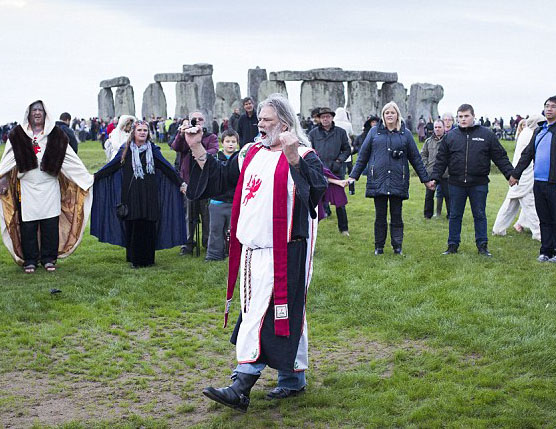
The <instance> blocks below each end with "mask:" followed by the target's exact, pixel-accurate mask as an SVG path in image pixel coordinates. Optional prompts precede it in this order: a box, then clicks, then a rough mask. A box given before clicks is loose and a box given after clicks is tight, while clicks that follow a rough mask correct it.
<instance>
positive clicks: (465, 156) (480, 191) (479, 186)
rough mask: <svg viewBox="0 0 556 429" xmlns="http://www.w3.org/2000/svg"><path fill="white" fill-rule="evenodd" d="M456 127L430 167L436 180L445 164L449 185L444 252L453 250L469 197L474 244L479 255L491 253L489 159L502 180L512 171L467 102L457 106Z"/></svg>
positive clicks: (440, 177) (500, 150)
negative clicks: (488, 205) (445, 247)
mask: <svg viewBox="0 0 556 429" xmlns="http://www.w3.org/2000/svg"><path fill="white" fill-rule="evenodd" d="M457 117H458V127H457V128H454V129H453V130H452V131H450V132H449V133H448V134H446V136H445V137H444V139H443V141H442V143H441V144H440V148H439V149H438V155H437V156H436V164H435V166H434V169H433V173H432V179H433V180H434V181H435V182H437V183H438V182H439V181H440V180H441V179H442V175H443V174H444V171H445V170H446V167H448V173H449V175H450V177H449V179H448V183H449V188H450V223H449V234H448V249H447V250H446V251H445V252H444V254H445V255H448V254H452V253H457V251H458V247H459V243H460V235H461V220H462V217H463V212H464V211H465V204H466V202H467V198H468V197H469V203H470V204H471V211H472V212H473V220H474V222H475V243H476V244H477V249H478V251H479V254H481V255H483V256H492V255H491V253H490V252H489V251H488V247H487V242H488V235H487V218H486V197H487V194H488V182H489V179H488V175H489V173H490V162H491V161H494V163H495V164H496V166H497V167H498V168H499V169H500V171H501V172H502V174H504V176H505V177H506V179H509V178H510V174H511V173H512V171H513V167H512V164H511V163H510V160H509V159H508V155H507V153H506V150H505V149H504V148H503V147H502V145H501V144H500V142H499V141H498V139H497V138H496V136H495V135H494V133H493V132H492V131H490V130H489V129H487V128H486V127H483V126H481V125H478V124H475V112H474V110H473V107H472V106H471V105H469V104H462V105H461V106H460V107H459V108H458V112H457Z"/></svg>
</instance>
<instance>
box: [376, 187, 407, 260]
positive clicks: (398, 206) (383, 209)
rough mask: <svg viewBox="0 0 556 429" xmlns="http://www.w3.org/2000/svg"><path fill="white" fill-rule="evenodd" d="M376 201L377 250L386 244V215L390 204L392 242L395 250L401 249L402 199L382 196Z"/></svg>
mask: <svg viewBox="0 0 556 429" xmlns="http://www.w3.org/2000/svg"><path fill="white" fill-rule="evenodd" d="M374 200H375V214H376V218H375V248H377V249H378V248H380V249H382V248H383V247H384V243H386V232H387V229H388V223H387V221H386V215H387V211H388V203H390V242H391V244H392V247H393V248H394V249H396V248H401V247H402V242H403V220H402V201H403V200H402V199H401V198H400V197H395V196H392V195H380V196H378V197H374Z"/></svg>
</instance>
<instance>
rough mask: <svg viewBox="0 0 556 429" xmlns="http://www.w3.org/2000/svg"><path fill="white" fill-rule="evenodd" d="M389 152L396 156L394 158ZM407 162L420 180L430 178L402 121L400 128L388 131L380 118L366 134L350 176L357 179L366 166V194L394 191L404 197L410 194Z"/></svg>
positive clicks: (375, 195)
mask: <svg viewBox="0 0 556 429" xmlns="http://www.w3.org/2000/svg"><path fill="white" fill-rule="evenodd" d="M392 154H394V156H396V155H398V156H399V157H397V158H394V157H393V156H392ZM408 161H409V162H408ZM409 163H411V165H412V166H413V168H414V169H415V171H416V173H417V175H418V176H419V178H420V179H421V182H428V181H429V176H428V174H427V170H425V166H424V164H423V160H422V159H421V155H420V154H419V149H417V145H416V144H415V140H413V135H412V134H411V132H410V131H409V130H407V129H406V128H405V125H404V123H403V122H402V125H401V127H400V130H399V131H397V130H396V131H388V129H387V128H386V127H385V126H384V124H383V123H382V120H381V121H380V122H379V123H378V125H377V126H375V127H373V128H371V131H369V133H368V134H367V138H366V139H365V141H364V142H363V146H361V150H360V151H359V157H358V158H357V163H356V164H355V167H354V168H353V171H352V172H351V174H350V177H352V178H354V179H359V176H360V175H361V172H362V171H363V170H364V169H365V166H368V172H367V190H366V192H365V195H366V196H367V197H369V198H373V197H377V196H379V195H394V196H397V197H400V198H402V199H404V200H406V199H408V198H409Z"/></svg>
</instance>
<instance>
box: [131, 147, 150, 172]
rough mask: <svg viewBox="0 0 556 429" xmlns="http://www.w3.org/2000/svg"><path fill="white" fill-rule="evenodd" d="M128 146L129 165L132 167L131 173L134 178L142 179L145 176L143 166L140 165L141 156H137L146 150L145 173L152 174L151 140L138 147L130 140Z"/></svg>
mask: <svg viewBox="0 0 556 429" xmlns="http://www.w3.org/2000/svg"><path fill="white" fill-rule="evenodd" d="M129 147H130V149H131V166H132V167H133V175H134V176H135V178H136V179H143V178H144V176H145V173H144V172H143V166H142V165H141V158H139V154H140V153H141V152H145V151H147V153H146V155H145V156H146V162H147V174H154V159H153V150H152V148H151V142H146V143H145V144H144V145H143V146H141V147H138V146H137V145H136V144H135V141H132V142H131V144H130V145H129Z"/></svg>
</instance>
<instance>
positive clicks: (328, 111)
mask: <svg viewBox="0 0 556 429" xmlns="http://www.w3.org/2000/svg"><path fill="white" fill-rule="evenodd" d="M325 113H330V114H331V115H332V117H334V116H336V112H334V110H330V108H329V107H321V108H320V110H319V113H318V114H317V116H318V117H319V118H320V115H324V114H325Z"/></svg>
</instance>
